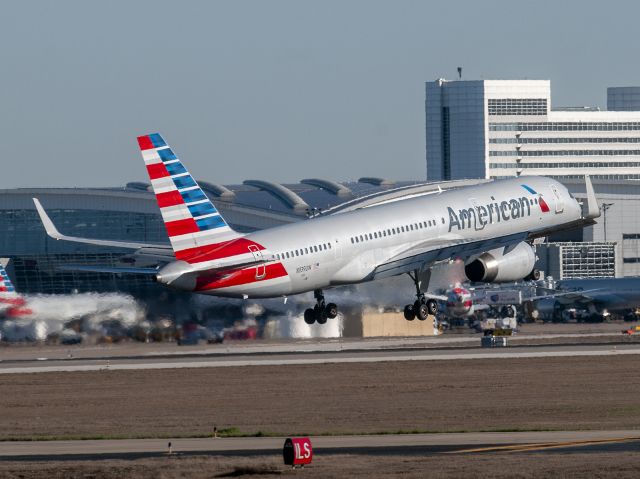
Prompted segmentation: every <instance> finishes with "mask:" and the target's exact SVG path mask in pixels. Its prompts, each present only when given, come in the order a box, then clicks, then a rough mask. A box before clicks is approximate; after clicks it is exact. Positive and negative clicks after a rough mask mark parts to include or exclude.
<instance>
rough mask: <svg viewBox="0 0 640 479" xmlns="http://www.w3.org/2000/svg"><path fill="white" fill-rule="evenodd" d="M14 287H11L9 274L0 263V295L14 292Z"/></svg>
mask: <svg viewBox="0 0 640 479" xmlns="http://www.w3.org/2000/svg"><path fill="white" fill-rule="evenodd" d="M15 292H16V289H15V288H14V287H13V283H12V282H11V279H9V275H8V274H7V272H6V271H5V269H4V267H3V266H2V265H1V264H0V295H3V296H6V295H7V294H15Z"/></svg>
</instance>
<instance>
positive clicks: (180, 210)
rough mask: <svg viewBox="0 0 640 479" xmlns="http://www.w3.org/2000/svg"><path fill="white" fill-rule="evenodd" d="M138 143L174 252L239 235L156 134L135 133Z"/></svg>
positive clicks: (230, 238) (219, 241)
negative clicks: (142, 134) (137, 134)
mask: <svg viewBox="0 0 640 479" xmlns="http://www.w3.org/2000/svg"><path fill="white" fill-rule="evenodd" d="M138 144H139V145H140V151H141V152H142V158H143V159H144V162H145V165H146V167H147V172H148V173H149V178H150V180H151V186H152V187H153V191H154V193H155V195H156V199H157V201H158V206H159V207H160V212H161V213H162V219H163V220H164V224H165V226H166V228H167V234H168V235H169V240H170V241H171V246H172V247H173V250H174V252H176V253H178V252H179V251H183V250H189V249H192V248H196V247H199V246H203V245H211V244H217V243H222V242H226V241H229V240H232V239H234V238H238V237H240V236H241V235H239V234H238V233H236V232H235V231H234V230H232V229H231V228H230V227H229V225H228V224H227V222H226V221H225V220H224V218H223V217H222V216H221V215H220V213H219V212H218V210H217V209H216V207H215V206H214V205H213V204H212V203H211V201H210V200H209V198H207V196H206V195H205V194H204V192H203V191H202V189H201V188H200V187H199V186H198V184H197V183H196V181H195V180H194V179H193V177H192V176H191V175H190V174H189V172H188V171H187V169H186V168H185V167H184V165H183V164H182V162H181V161H180V160H179V159H178V157H177V156H176V155H175V153H174V152H173V151H172V150H171V148H169V145H167V143H166V142H165V141H164V139H163V138H162V136H160V134H158V133H152V134H150V135H144V136H139V137H138ZM176 256H179V255H178V254H176Z"/></svg>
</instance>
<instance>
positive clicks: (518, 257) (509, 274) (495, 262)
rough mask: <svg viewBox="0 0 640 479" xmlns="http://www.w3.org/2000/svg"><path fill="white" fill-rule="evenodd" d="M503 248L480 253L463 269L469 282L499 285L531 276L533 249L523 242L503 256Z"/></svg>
mask: <svg viewBox="0 0 640 479" xmlns="http://www.w3.org/2000/svg"><path fill="white" fill-rule="evenodd" d="M504 251H505V248H496V249H492V250H490V251H487V252H486V253H482V254H481V255H480V256H478V257H477V258H476V259H474V260H473V261H471V262H470V263H469V264H467V265H466V266H465V267H464V272H465V274H466V275H467V278H469V281H474V282H484V283H500V282H510V281H518V280H521V279H523V278H526V277H527V276H529V275H531V274H532V273H533V270H534V266H535V264H536V254H535V252H534V251H533V248H532V247H531V245H529V244H528V243H525V242H524V241H523V242H522V243H519V244H518V245H517V246H516V247H515V248H512V249H511V250H509V251H508V252H507V253H506V254H505V252H504Z"/></svg>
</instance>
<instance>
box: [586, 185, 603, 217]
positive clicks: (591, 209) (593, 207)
mask: <svg viewBox="0 0 640 479" xmlns="http://www.w3.org/2000/svg"><path fill="white" fill-rule="evenodd" d="M584 186H585V191H586V193H587V201H586V205H583V207H582V216H583V217H584V218H585V219H594V218H598V217H599V216H600V208H599V207H598V201H597V200H596V194H595V192H594V191H593V184H592V183H591V178H590V177H589V175H584Z"/></svg>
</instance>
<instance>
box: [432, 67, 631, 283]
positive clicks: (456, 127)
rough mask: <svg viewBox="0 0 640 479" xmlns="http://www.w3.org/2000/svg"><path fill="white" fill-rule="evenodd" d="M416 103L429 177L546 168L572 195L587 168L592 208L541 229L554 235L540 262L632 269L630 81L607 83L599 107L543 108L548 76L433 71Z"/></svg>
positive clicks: (582, 271) (558, 269)
mask: <svg viewBox="0 0 640 479" xmlns="http://www.w3.org/2000/svg"><path fill="white" fill-rule="evenodd" d="M425 112H426V164H427V178H428V180H429V181H443V180H454V179H455V180H458V179H463V178H485V179H490V178H509V177H514V176H529V175H536V176H550V177H554V178H556V179H558V180H560V181H562V182H563V183H564V184H565V185H566V186H567V187H568V188H569V190H570V191H571V192H572V193H573V194H574V195H575V196H576V197H578V198H580V197H583V196H584V195H585V192H584V180H583V177H584V175H585V174H589V175H590V176H591V178H592V179H593V183H594V188H595V191H596V195H597V197H598V200H599V203H600V205H601V208H602V210H603V215H602V217H601V218H600V219H599V220H598V224H596V225H594V226H592V227H588V228H585V229H584V230H576V231H573V232H571V233H569V234H564V235H560V236H558V237H555V238H551V240H552V241H560V242H563V243H562V244H559V245H558V247H555V246H551V247H550V249H549V250H545V252H544V253H543V252H542V250H541V251H540V253H541V254H539V256H541V257H542V258H541V259H543V258H546V259H545V260H544V261H542V262H543V263H545V264H544V265H542V267H543V268H544V269H547V268H548V270H547V271H548V272H553V274H555V275H556V276H560V277H585V276H591V277H603V276H605V277H606V276H612V275H614V274H615V276H640V218H639V215H638V212H640V87H613V88H608V89H607V110H606V111H601V110H600V109H599V108H595V107H582V106H580V107H555V108H552V104H551V82H550V81H549V80H472V81H448V80H443V79H440V80H436V81H433V82H427V83H426V95H425ZM567 241H572V242H579V243H581V245H580V246H579V247H578V246H576V247H571V246H570V245H569V243H566V242H567ZM583 242H584V243H583ZM607 244H608V245H607ZM548 251H551V252H552V253H553V254H554V255H557V256H558V257H557V258H552V257H551V256H550V254H551V253H549V252H548ZM613 254H615V258H613V257H612V256H611V255H613Z"/></svg>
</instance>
